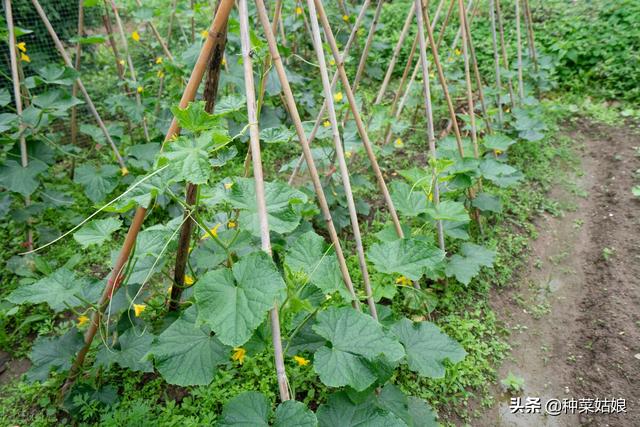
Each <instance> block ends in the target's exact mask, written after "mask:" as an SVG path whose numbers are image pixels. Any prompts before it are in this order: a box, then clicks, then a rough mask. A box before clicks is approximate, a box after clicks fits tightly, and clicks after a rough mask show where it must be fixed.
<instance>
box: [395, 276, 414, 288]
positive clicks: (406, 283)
mask: <svg viewBox="0 0 640 427" xmlns="http://www.w3.org/2000/svg"><path fill="white" fill-rule="evenodd" d="M396 283H397V284H399V285H400V286H410V285H411V283H413V282H412V281H411V279H409V278H407V277H404V276H400V277H398V278H397V279H396Z"/></svg>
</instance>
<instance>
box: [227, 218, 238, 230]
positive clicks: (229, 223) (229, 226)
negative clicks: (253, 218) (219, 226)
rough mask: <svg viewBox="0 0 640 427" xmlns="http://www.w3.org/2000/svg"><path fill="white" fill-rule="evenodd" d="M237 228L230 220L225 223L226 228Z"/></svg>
mask: <svg viewBox="0 0 640 427" xmlns="http://www.w3.org/2000/svg"><path fill="white" fill-rule="evenodd" d="M237 226H238V224H237V223H236V222H235V221H234V220H232V219H230V220H229V222H227V228H236V227H237Z"/></svg>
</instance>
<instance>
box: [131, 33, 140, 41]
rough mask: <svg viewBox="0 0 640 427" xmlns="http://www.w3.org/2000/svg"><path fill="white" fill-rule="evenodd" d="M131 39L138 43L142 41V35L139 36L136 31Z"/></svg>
mask: <svg viewBox="0 0 640 427" xmlns="http://www.w3.org/2000/svg"><path fill="white" fill-rule="evenodd" d="M131 38H132V39H133V40H135V41H137V42H139V41H140V34H138V32H137V31H134V32H133V33H131Z"/></svg>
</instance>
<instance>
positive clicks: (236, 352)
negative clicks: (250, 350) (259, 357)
mask: <svg viewBox="0 0 640 427" xmlns="http://www.w3.org/2000/svg"><path fill="white" fill-rule="evenodd" d="M246 355H247V350H245V349H244V348H242V347H236V348H234V349H233V354H232V355H231V360H237V361H238V363H240V364H241V365H242V364H243V363H244V358H245V356H246Z"/></svg>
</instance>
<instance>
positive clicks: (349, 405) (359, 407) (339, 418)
mask: <svg viewBox="0 0 640 427" xmlns="http://www.w3.org/2000/svg"><path fill="white" fill-rule="evenodd" d="M316 415H317V417H318V425H319V426H320V427H336V426H340V427H365V426H366V427H406V426H407V424H406V423H405V422H404V421H402V420H401V419H400V418H398V417H397V416H395V415H394V414H392V413H391V412H389V411H387V410H384V409H382V408H380V407H379V406H378V405H376V404H375V400H374V399H373V398H372V397H370V398H369V399H367V400H365V401H364V402H360V403H354V402H352V401H351V400H350V399H349V397H348V396H347V393H345V392H344V391H341V392H338V393H334V394H332V395H330V396H329V399H328V401H327V403H324V404H322V405H320V408H318V412H317V414H316Z"/></svg>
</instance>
